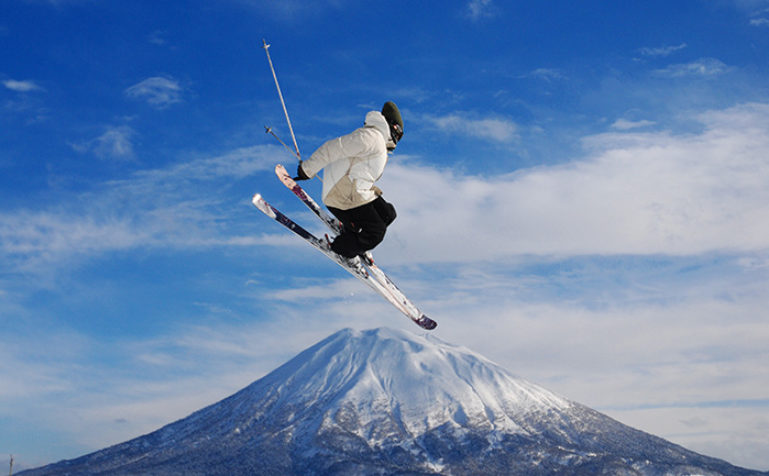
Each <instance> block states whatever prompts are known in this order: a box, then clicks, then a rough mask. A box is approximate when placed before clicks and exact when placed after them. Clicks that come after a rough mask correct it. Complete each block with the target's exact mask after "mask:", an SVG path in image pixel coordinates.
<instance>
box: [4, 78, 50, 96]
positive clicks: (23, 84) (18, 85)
mask: <svg viewBox="0 0 769 476" xmlns="http://www.w3.org/2000/svg"><path fill="white" fill-rule="evenodd" d="M3 86H5V87H6V88H8V89H10V90H11V91H16V92H17V93H28V92H32V91H42V90H43V88H42V87H40V86H39V85H38V84H37V83H35V82H34V81H29V80H25V81H18V80H15V79H6V80H4V81H3Z"/></svg>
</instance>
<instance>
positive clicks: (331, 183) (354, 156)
mask: <svg viewBox="0 0 769 476" xmlns="http://www.w3.org/2000/svg"><path fill="white" fill-rule="evenodd" d="M401 137H403V119H402V117H401V113H400V111H399V110H398V107H397V106H396V105H395V103H393V102H392V101H387V102H386V103H385V104H384V106H383V107H382V111H381V112H379V111H370V112H369V113H368V114H366V120H365V123H364V126H363V127H361V128H359V129H356V130H354V131H353V132H351V133H350V134H347V135H344V136H342V137H337V138H336V139H331V140H329V141H328V142H326V143H325V144H323V145H322V146H320V147H319V148H318V150H316V151H315V152H314V153H313V154H312V155H311V156H310V158H309V159H307V160H304V161H300V162H299V167H298V169H297V175H298V176H297V177H296V178H295V179H294V180H308V179H310V178H312V177H314V176H315V175H316V174H317V173H318V172H320V170H321V169H325V172H324V174H323V192H322V198H323V203H324V204H325V205H326V207H328V209H329V211H330V212H331V213H333V214H334V216H336V217H337V218H338V219H339V221H341V222H342V224H343V225H344V229H343V231H342V233H340V234H339V236H337V237H336V239H334V241H333V242H332V243H331V250H332V251H334V252H336V253H337V254H339V255H341V256H344V257H345V258H354V257H356V256H359V255H362V256H363V255H364V253H365V252H366V251H368V250H371V249H373V248H374V247H375V246H376V245H378V244H379V243H381V242H382V240H383V239H384V236H385V231H386V230H387V227H388V226H389V225H390V224H391V223H392V222H393V220H395V217H396V213H395V207H394V206H393V205H392V204H390V203H388V202H387V201H385V199H384V198H382V191H381V190H380V189H379V188H378V187H377V186H376V185H374V183H375V182H376V181H377V180H379V178H380V177H381V176H382V172H384V168H385V165H386V164H387V155H388V153H391V152H392V151H393V150H395V145H396V144H397V143H398V141H400V139H401Z"/></svg>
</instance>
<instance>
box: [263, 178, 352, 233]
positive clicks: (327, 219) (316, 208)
mask: <svg viewBox="0 0 769 476" xmlns="http://www.w3.org/2000/svg"><path fill="white" fill-rule="evenodd" d="M275 175H277V176H278V179H279V180H280V181H281V183H283V185H285V186H286V188H288V189H289V190H291V191H292V192H293V193H294V195H296V196H297V197H299V200H301V201H302V202H304V204H305V205H307V208H309V209H310V210H312V212H313V213H315V215H317V216H318V218H320V219H321V221H323V223H325V224H326V226H327V227H328V228H329V229H330V230H331V231H332V232H333V233H334V234H335V235H338V234H339V233H341V232H342V223H341V222H340V221H339V220H337V219H336V218H335V217H333V216H331V215H329V214H328V213H327V212H326V211H325V210H323V208H321V207H320V205H318V203H317V202H316V201H315V200H313V199H312V197H311V196H309V195H308V194H307V192H305V191H304V189H303V188H302V187H300V186H299V184H297V183H296V181H294V179H292V178H291V175H290V174H289V173H288V171H287V170H286V168H285V167H283V165H281V164H278V165H276V166H275Z"/></svg>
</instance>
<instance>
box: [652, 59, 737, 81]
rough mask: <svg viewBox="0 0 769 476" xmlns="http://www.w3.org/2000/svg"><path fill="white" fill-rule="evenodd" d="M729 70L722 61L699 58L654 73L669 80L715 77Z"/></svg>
mask: <svg viewBox="0 0 769 476" xmlns="http://www.w3.org/2000/svg"><path fill="white" fill-rule="evenodd" d="M728 70H729V67H728V66H727V65H726V64H724V63H723V62H722V61H720V60H718V59H715V58H701V59H699V60H697V61H692V62H691V63H682V64H674V65H670V66H668V67H666V68H662V69H658V70H656V71H655V72H654V73H655V74H656V75H658V76H666V77H671V78H681V77H685V76H702V77H708V76H717V75H720V74H723V73H725V72H727V71H728Z"/></svg>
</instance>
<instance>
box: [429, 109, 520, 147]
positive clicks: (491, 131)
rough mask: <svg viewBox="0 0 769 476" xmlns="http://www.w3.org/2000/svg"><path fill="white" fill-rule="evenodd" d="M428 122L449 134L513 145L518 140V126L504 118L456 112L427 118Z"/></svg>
mask: <svg viewBox="0 0 769 476" xmlns="http://www.w3.org/2000/svg"><path fill="white" fill-rule="evenodd" d="M426 119H427V121H429V122H430V123H432V124H433V125H434V126H435V127H437V128H438V129H439V130H441V131H442V132H444V133H447V134H456V135H462V136H469V137H477V138H480V139H487V140H491V141H493V142H496V143H503V144H507V143H511V142H514V141H515V140H517V139H518V126H517V125H516V124H515V122H513V121H511V120H509V119H504V118H496V117H492V118H474V117H473V115H472V114H470V113H462V112H456V113H452V114H448V115H445V116H427V117H426Z"/></svg>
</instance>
